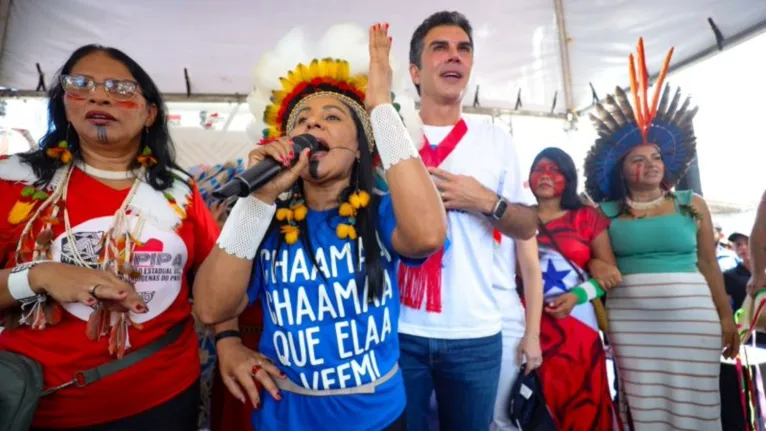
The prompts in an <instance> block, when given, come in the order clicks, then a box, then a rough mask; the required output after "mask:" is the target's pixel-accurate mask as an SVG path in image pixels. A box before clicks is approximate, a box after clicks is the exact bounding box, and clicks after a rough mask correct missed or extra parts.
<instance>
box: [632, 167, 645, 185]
mask: <svg viewBox="0 0 766 431" xmlns="http://www.w3.org/2000/svg"><path fill="white" fill-rule="evenodd" d="M643 166H644V165H643V164H642V163H641V162H636V166H635V168H634V169H633V175H634V177H633V183H634V184H638V183H639V182H640V181H641V168H642V167H643Z"/></svg>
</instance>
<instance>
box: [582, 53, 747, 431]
mask: <svg viewBox="0 0 766 431" xmlns="http://www.w3.org/2000/svg"><path fill="white" fill-rule="evenodd" d="M671 54H672V50H671V51H670V52H669V53H668V55H667V57H666V60H665V65H664V67H663V71H662V72H661V73H660V75H659V79H658V81H657V84H656V89H655V92H654V96H653V99H652V100H651V101H650V100H649V99H648V97H647V95H648V85H647V81H648V79H647V73H646V65H645V63H644V61H643V59H644V53H643V41H639V44H638V65H637V66H638V67H634V65H633V56H632V55H631V57H630V60H631V65H630V70H631V75H632V76H631V83H632V90H633V91H632V93H633V94H632V99H633V101H634V104H633V106H632V107H631V104H630V102H629V101H628V100H629V99H628V96H627V95H626V94H625V92H624V91H622V90H621V89H620V88H617V90H616V94H615V95H614V96H611V95H610V96H608V97H607V98H606V100H605V102H604V103H603V104H599V105H598V106H597V107H596V110H595V113H596V115H594V116H592V117H591V118H592V120H593V121H594V124H595V127H596V128H597V129H598V132H599V138H598V140H597V141H596V143H595V145H594V147H593V148H592V149H591V151H590V153H589V154H588V156H587V158H586V161H585V175H586V178H587V180H586V188H587V191H588V193H589V194H590V196H591V197H592V198H593V199H594V201H596V202H601V209H602V211H603V212H604V214H605V215H606V216H607V217H609V218H610V219H611V220H612V222H611V225H610V228H609V236H610V239H611V242H612V247H613V249H614V252H615V256H616V258H617V265H618V267H619V269H620V272H621V273H622V275H623V282H622V284H621V285H620V286H618V287H616V288H615V289H612V290H611V291H610V292H609V299H608V301H607V313H608V318H609V340H610V342H611V344H612V346H613V349H614V354H615V357H616V360H617V366H618V370H619V371H618V374H619V378H620V389H621V396H620V401H621V405H620V413H621V414H622V415H623V420H624V421H625V423H627V424H630V428H631V429H632V430H634V431H642V430H660V429H661V430H664V429H674V430H688V431H707V430H711V431H712V430H715V431H720V430H721V409H720V395H719V373H720V357H721V352H722V349H723V354H724V356H726V357H734V356H736V355H737V353H738V351H739V339H738V338H737V333H736V327H735V325H734V320H733V318H732V310H731V307H730V305H729V301H728V298H727V296H726V292H725V290H724V286H723V277H722V275H721V271H720V269H719V267H718V263H717V260H716V255H715V248H714V244H713V225H712V222H711V219H710V212H709V210H708V207H707V205H706V204H705V201H704V200H703V199H702V198H701V197H700V196H698V195H695V194H693V193H692V192H690V191H677V192H672V191H671V190H672V188H673V186H674V185H675V184H676V182H677V181H678V180H679V179H680V178H681V177H682V176H683V175H684V173H685V172H686V169H687V167H688V165H689V163H690V162H691V161H692V160H693V159H694V157H695V155H696V153H695V138H694V134H693V131H692V118H693V117H694V114H695V113H696V108H694V109H689V99H688V98H687V99H686V101H685V102H684V103H682V104H681V103H679V102H680V99H681V98H680V93H679V91H676V92H675V95H671V94H670V93H671V92H670V89H669V86H666V87H665V89H664V91H663V94H662V97H661V98H660V97H659V90H660V89H661V88H662V83H663V80H664V76H665V73H666V71H667V67H668V65H669V62H670V56H671ZM636 70H638V73H636Z"/></svg>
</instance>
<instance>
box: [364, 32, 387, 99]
mask: <svg viewBox="0 0 766 431" xmlns="http://www.w3.org/2000/svg"><path fill="white" fill-rule="evenodd" d="M390 55H391V37H389V36H388V24H380V23H376V24H373V25H372V26H371V27H370V74H369V76H368V77H367V96H366V98H365V99H364V107H365V108H366V109H367V112H372V110H373V109H375V107H376V106H378V105H382V104H386V103H391V81H392V79H393V72H392V71H391V61H390V58H389V56H390Z"/></svg>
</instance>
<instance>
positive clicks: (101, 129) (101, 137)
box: [96, 124, 108, 144]
mask: <svg viewBox="0 0 766 431" xmlns="http://www.w3.org/2000/svg"><path fill="white" fill-rule="evenodd" d="M96 137H97V138H98V142H101V143H102V144H106V143H107V141H108V140H107V136H106V126H104V125H101V124H100V125H98V126H96Z"/></svg>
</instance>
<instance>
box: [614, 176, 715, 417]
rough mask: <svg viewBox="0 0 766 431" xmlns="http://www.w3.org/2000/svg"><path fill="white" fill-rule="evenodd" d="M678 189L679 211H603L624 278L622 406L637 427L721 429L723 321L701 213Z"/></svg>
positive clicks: (619, 326) (619, 345)
mask: <svg viewBox="0 0 766 431" xmlns="http://www.w3.org/2000/svg"><path fill="white" fill-rule="evenodd" d="M692 198H693V194H692V193H691V192H688V191H682V192H678V193H677V194H676V212H675V213H674V214H670V215H666V216H659V217H651V218H645V219H637V220H628V219H619V218H617V212H618V208H619V205H618V203H616V202H607V203H605V204H603V205H602V207H601V208H602V211H603V212H604V214H606V216H607V217H610V218H611V220H612V223H611V226H610V228H609V235H610V239H611V242H612V247H613V249H614V253H615V257H616V258H617V265H618V267H619V268H620V271H621V272H622V275H623V283H622V284H621V285H620V286H618V287H616V288H614V289H612V290H611V291H609V293H608V300H607V315H608V318H609V340H610V342H611V344H612V346H613V348H614V354H615V358H616V361H617V367H618V374H619V378H620V382H621V384H620V390H621V391H620V392H621V393H622V396H621V397H620V401H621V403H620V413H621V414H622V416H623V420H624V421H626V422H625V423H629V422H627V420H628V411H629V412H630V418H631V419H632V423H633V426H632V427H631V429H632V430H634V431H648V430H666V429H674V430H689V431H692V430H694V431H708V430H710V431H720V430H721V409H720V392H719V380H718V379H719V373H720V366H721V365H720V358H721V347H722V343H721V324H720V320H719V317H718V312H717V311H716V309H715V307H714V305H713V300H712V297H711V294H710V289H709V287H708V285H707V282H706V281H705V278H704V277H703V276H702V274H700V273H699V271H698V269H697V232H698V226H697V222H696V220H695V219H694V218H693V217H692V216H691V215H690V214H689V213H688V211H685V210H684V208H683V207H684V206H687V205H691V202H692Z"/></svg>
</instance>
